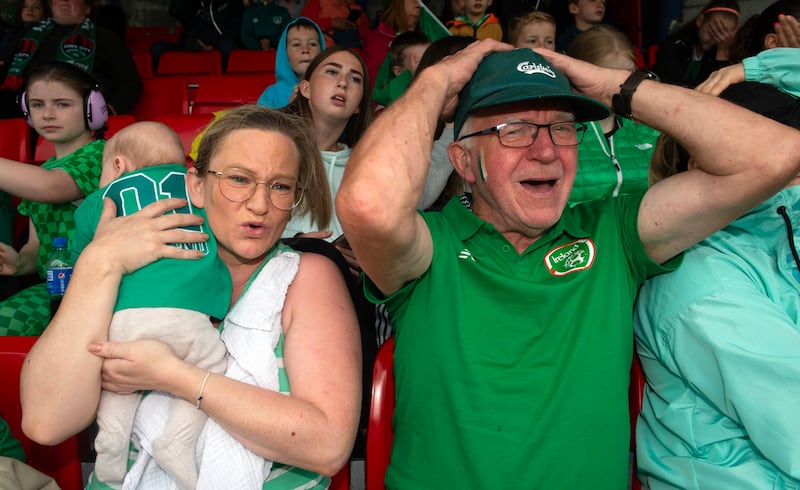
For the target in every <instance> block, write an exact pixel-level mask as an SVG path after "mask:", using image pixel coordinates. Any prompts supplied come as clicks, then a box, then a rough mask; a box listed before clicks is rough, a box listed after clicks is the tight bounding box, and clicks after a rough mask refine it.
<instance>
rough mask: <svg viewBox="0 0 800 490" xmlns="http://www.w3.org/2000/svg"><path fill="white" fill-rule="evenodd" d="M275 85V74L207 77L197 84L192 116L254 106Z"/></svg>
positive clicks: (191, 104)
mask: <svg viewBox="0 0 800 490" xmlns="http://www.w3.org/2000/svg"><path fill="white" fill-rule="evenodd" d="M273 83H275V75H274V74H266V73H265V74H249V75H245V74H241V75H233V74H231V75H206V76H204V77H201V78H200V79H199V80H198V83H197V91H196V92H195V94H194V100H193V101H192V102H191V103H190V108H189V112H190V113H191V114H211V113H212V112H216V111H219V110H222V109H229V108H231V107H236V106H240V105H242V104H254V103H256V102H257V101H258V97H259V96H260V95H261V92H263V91H264V89H265V88H266V87H267V86H269V85H272V84H273Z"/></svg>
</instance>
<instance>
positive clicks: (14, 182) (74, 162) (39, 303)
mask: <svg viewBox="0 0 800 490" xmlns="http://www.w3.org/2000/svg"><path fill="white" fill-rule="evenodd" d="M20 103H21V105H22V109H23V112H24V113H25V115H26V117H27V118H28V123H29V124H30V125H31V126H32V127H33V128H34V129H35V130H36V132H37V133H38V134H39V137H41V138H44V139H46V140H48V141H51V142H52V143H53V145H54V146H55V156H54V157H52V158H50V159H49V160H47V161H46V162H44V164H42V165H41V166H37V165H32V164H30V163H22V162H15V161H12V160H7V159H0V191H5V192H8V193H9V194H12V195H16V196H19V197H21V198H22V204H20V206H19V212H20V214H22V215H25V216H28V217H29V227H28V228H29V232H28V233H29V235H28V241H27V243H26V244H25V245H24V246H22V248H21V249H20V250H19V251H17V250H15V249H14V247H13V246H12V245H11V244H6V243H2V242H0V275H4V276H12V275H14V276H23V275H30V274H34V273H38V275H39V277H40V278H42V279H43V278H44V273H45V270H44V265H45V262H46V261H47V259H48V257H49V256H50V255H51V254H52V253H53V245H52V241H53V238H54V237H67V239H68V241H69V243H71V242H72V240H73V238H74V233H75V220H74V212H75V209H76V208H77V206H78V204H80V202H81V201H82V200H83V198H84V196H87V195H89V194H91V193H92V192H94V191H95V190H97V187H98V183H99V181H100V172H101V169H102V164H101V162H102V155H103V147H104V145H105V141H104V140H103V139H102V134H101V131H102V128H104V127H105V122H106V119H107V116H108V112H107V109H106V103H105V100H104V99H103V96H102V94H101V93H100V91H99V90H98V89H97V83H96V82H95V81H94V80H93V79H92V78H91V76H89V75H88V74H87V73H85V72H84V71H83V70H81V69H80V68H78V67H76V66H74V65H70V64H68V63H65V62H62V61H54V62H48V63H43V64H41V65H39V66H36V67H34V68H32V69H31V70H30V72H29V76H28V81H27V85H26V90H25V92H23V94H22V96H21V98H20ZM49 321H50V301H49V297H48V295H47V288H46V286H45V284H44V282H42V283H39V284H35V285H33V286H31V287H29V288H27V289H24V290H22V291H20V292H18V293H16V294H15V295H13V296H11V297H9V298H8V299H6V300H4V301H3V302H0V335H40V334H41V333H42V331H43V330H44V328H45V327H46V326H47V324H48V322H49Z"/></svg>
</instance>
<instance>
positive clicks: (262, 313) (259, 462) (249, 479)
mask: <svg viewBox="0 0 800 490" xmlns="http://www.w3.org/2000/svg"><path fill="white" fill-rule="evenodd" d="M299 262H300V256H299V255H298V254H296V253H293V252H286V253H278V254H277V255H276V256H275V257H273V258H272V259H271V260H270V261H269V262H267V264H266V265H265V266H264V267H263V268H262V270H261V272H259V274H258V276H256V278H255V279H254V280H253V282H252V283H251V284H250V287H249V288H248V289H247V291H246V292H245V293H244V295H242V297H241V298H240V299H239V301H237V303H236V304H235V305H234V307H233V308H232V309H231V311H230V312H229V313H228V315H227V316H226V317H225V323H224V329H223V331H222V340H223V341H224V342H225V346H226V347H227V349H228V356H229V357H228V367H227V369H226V371H225V376H227V377H229V378H232V379H236V380H239V381H243V382H245V383H249V384H253V385H256V386H259V387H262V388H265V389H268V390H272V391H278V390H279V386H278V367H279V366H278V363H279V362H280V361H279V360H278V359H277V358H276V357H275V347H276V346H277V344H278V340H279V339H280V335H281V332H282V325H281V313H282V311H283V303H284V300H285V298H286V291H287V290H288V288H289V285H290V284H291V283H292V281H293V280H294V277H295V275H296V274H297V268H298V264H299ZM169 396H170V395H168V394H165V393H160V392H154V393H151V394H150V395H149V396H147V397H146V398H145V400H144V401H143V402H142V405H141V406H140V408H139V411H138V412H137V414H136V421H135V422H134V428H133V433H134V437H135V438H136V439H138V441H139V446H140V447H141V450H140V452H139V455H138V457H137V459H136V463H135V464H134V465H133V467H132V468H131V470H130V471H129V472H128V475H127V476H126V477H125V484H124V488H125V489H126V490H129V489H151V488H160V489H161V488H164V489H168V488H176V487H175V485H174V483H172V481H171V480H170V478H169V476H168V475H167V473H166V472H164V471H163V470H162V469H161V468H160V467H159V466H158V465H157V464H155V462H154V461H153V460H152V456H151V448H152V441H153V440H154V439H156V438H157V437H158V435H159V434H161V432H163V428H164V425H165V423H166V418H167V411H168V399H169ZM197 461H198V464H197V465H198V468H199V469H200V473H199V477H198V483H197V488H198V489H201V490H203V489H219V488H260V487H261V485H262V484H263V482H264V480H266V478H267V476H268V475H269V472H270V468H271V467H272V462H271V461H269V460H266V459H264V458H262V457H260V456H258V455H256V454H253V453H252V452H250V451H249V450H248V449H246V448H245V447H244V446H242V445H241V444H240V443H239V442H238V441H237V440H236V439H234V438H233V437H231V436H230V435H229V434H228V433H227V432H225V430H224V429H222V428H221V427H220V426H219V425H218V424H217V423H216V422H214V421H213V420H212V419H210V418H209V419H208V422H207V423H206V425H205V428H204V429H203V432H202V433H201V434H200V438H199V440H198V442H197Z"/></svg>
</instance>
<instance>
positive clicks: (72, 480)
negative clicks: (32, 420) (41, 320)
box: [0, 337, 83, 490]
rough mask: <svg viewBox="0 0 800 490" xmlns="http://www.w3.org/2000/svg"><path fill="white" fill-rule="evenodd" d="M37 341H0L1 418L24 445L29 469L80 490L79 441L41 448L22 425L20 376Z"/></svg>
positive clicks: (68, 488) (68, 489)
mask: <svg viewBox="0 0 800 490" xmlns="http://www.w3.org/2000/svg"><path fill="white" fill-rule="evenodd" d="M37 338H38V337H0V390H2V396H0V416H2V417H3V419H4V420H5V421H6V422H7V423H8V426H9V428H10V430H11V434H12V435H13V436H14V437H15V438H17V439H18V440H19V441H20V442H21V443H22V448H23V449H24V450H25V455H26V457H27V460H28V461H27V462H28V464H29V465H31V466H33V467H34V468H36V469H37V470H39V471H41V472H43V473H45V474H47V475H50V476H51V477H53V478H54V479H55V480H56V482H58V485H59V486H60V487H61V489H62V490H78V489H81V488H83V478H82V476H81V458H80V450H79V444H78V437H77V436H72V437H70V438H69V439H67V440H66V441H64V442H62V443H61V444H58V445H57V446H42V445H39V444H36V443H35V442H33V441H31V440H30V439H28V438H27V437H26V436H25V434H24V433H23V432H22V428H21V425H20V424H21V422H22V407H21V406H20V402H19V375H20V371H21V370H22V363H23V362H24V361H25V356H26V355H27V353H28V351H29V350H30V348H31V346H32V345H33V344H34V342H36V339H37Z"/></svg>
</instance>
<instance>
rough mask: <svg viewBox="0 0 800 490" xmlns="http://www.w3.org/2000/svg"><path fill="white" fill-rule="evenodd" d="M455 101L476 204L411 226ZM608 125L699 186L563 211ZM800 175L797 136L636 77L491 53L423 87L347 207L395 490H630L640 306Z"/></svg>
mask: <svg viewBox="0 0 800 490" xmlns="http://www.w3.org/2000/svg"><path fill="white" fill-rule="evenodd" d="M570 82H571V84H570ZM571 85H572V86H571ZM573 87H574V90H573ZM456 101H457V103H458V106H457V110H456V111H455V128H454V130H455V134H456V142H454V143H453V144H452V145H451V146H450V149H449V152H450V160H451V161H452V163H453V166H454V167H455V170H456V171H457V172H458V173H459V175H461V176H462V177H463V178H464V180H465V181H466V182H467V183H468V184H469V186H470V188H471V191H472V198H471V203H470V205H464V204H462V202H460V201H459V200H458V199H454V200H453V201H451V202H450V203H449V204H448V205H447V206H446V207H445V208H444V209H443V210H442V211H441V212H430V213H422V214H420V213H417V211H416V209H415V208H416V203H417V201H418V199H419V196H420V193H421V192H422V189H423V184H424V181H425V175H426V173H427V169H428V162H429V157H430V150H431V140H432V136H431V135H432V134H433V132H434V130H435V128H436V122H437V119H438V118H439V117H440V115H442V114H444V116H445V117H446V116H447V115H448V114H451V113H452V112H453V108H454V107H455V105H456ZM608 106H613V107H614V110H615V111H616V112H618V113H620V114H622V115H624V116H626V117H635V118H636V119H638V120H641V121H642V122H644V123H646V124H648V125H650V126H651V127H654V128H656V129H659V130H661V131H664V132H667V133H669V134H672V135H674V136H675V137H676V138H677V139H678V140H679V141H680V142H681V143H682V144H683V145H684V146H685V147H686V148H687V149H689V150H690V153H691V154H692V155H693V156H694V158H695V161H696V164H697V167H698V168H697V169H696V170H692V171H689V172H686V173H684V174H681V175H677V176H675V177H671V178H669V179H666V180H664V181H663V182H660V183H659V184H657V185H655V186H653V187H652V188H651V189H649V190H648V191H647V192H645V193H640V194H636V195H629V196H623V197H617V198H613V199H608V200H604V201H599V202H594V203H589V204H581V205H578V206H575V207H574V208H569V207H567V200H568V198H569V195H570V191H571V189H572V183H573V180H574V178H575V173H576V167H577V161H578V155H577V149H576V147H577V145H578V143H579V142H580V141H581V137H582V135H583V131H584V129H585V127H584V126H583V125H582V124H581V122H582V121H588V120H594V119H601V118H603V117H606V116H607V114H608V108H607V107H608ZM763 141H770V143H771V146H770V150H769V151H768V152H765V151H764V147H763V144H761V143H762V142H763ZM798 172H800V132H797V130H795V129H792V128H789V127H787V126H782V125H780V124H778V123H775V122H773V121H771V120H768V119H766V118H763V117H760V116H758V115H755V114H753V113H750V112H748V111H746V110H744V109H741V108H739V107H736V106H733V105H732V104H729V103H727V102H725V101H721V100H719V99H717V98H715V97H708V96H706V95H704V94H700V93H696V92H693V91H691V90H687V89H683V88H680V87H675V86H669V85H665V84H660V83H658V82H656V81H655V80H652V79H651V76H650V75H649V74H647V73H645V72H634V73H633V74H631V73H630V72H626V71H622V70H611V69H606V68H601V67H598V66H595V65H591V64H587V63H583V62H580V61H577V60H574V59H572V58H569V57H566V56H564V55H561V54H558V53H554V52H549V51H548V52H546V51H542V52H541V53H537V52H534V51H531V50H530V49H518V50H511V47H510V46H508V45H505V44H501V43H496V42H492V41H490V40H486V41H481V42H478V43H474V44H472V45H471V46H469V47H467V48H466V49H464V50H463V51H461V52H460V53H458V54H456V55H454V56H452V57H449V58H446V59H445V60H443V61H442V62H441V63H439V64H437V65H434V66H432V67H429V68H428V69H426V70H425V71H423V72H422V73H421V74H420V76H419V77H418V78H417V80H416V81H415V83H414V84H413V85H412V86H411V87H409V89H408V91H407V92H406V94H405V95H404V96H403V97H402V98H400V99H398V100H397V101H396V102H395V103H394V104H393V105H392V106H390V107H389V108H388V109H387V110H386V112H385V113H384V114H382V115H381V117H379V118H378V119H377V120H376V121H375V122H374V123H373V125H372V126H371V127H370V128H369V129H368V131H367V133H366V134H365V135H364V136H363V137H362V139H361V141H360V142H359V144H358V145H357V146H356V148H355V150H354V152H353V155H352V156H351V158H350V161H349V162H348V166H347V171H346V172H345V177H344V180H343V181H342V185H341V187H340V189H339V194H338V195H337V198H336V210H337V212H338V215H339V219H340V221H341V223H342V226H343V228H344V230H345V236H347V238H348V240H349V242H350V245H351V246H352V248H353V250H354V252H355V254H356V256H357V257H358V260H359V262H360V264H361V266H362V267H363V270H364V272H365V273H366V274H367V276H368V278H369V280H370V281H369V283H368V294H369V295H370V296H371V299H372V300H374V301H375V302H383V303H385V304H386V307H387V309H388V311H389V313H390V315H391V319H392V323H393V327H394V329H395V336H396V338H395V365H394V370H395V375H396V383H397V385H396V400H397V401H396V409H395V424H396V427H395V439H394V446H393V451H392V458H391V463H390V465H389V469H388V472H387V474H386V484H387V487H390V488H414V489H418V488H428V489H443V488H482V489H499V488H503V489H505V488H522V489H532V488H541V489H556V488H558V489H562V488H571V489H593V490H596V489H610V490H611V489H613V490H619V489H624V488H627V485H628V464H629V454H628V444H629V440H630V439H629V437H630V435H629V422H628V400H627V393H628V378H629V376H628V373H629V369H630V363H631V355H632V344H633V337H632V332H631V330H632V327H631V323H632V313H631V312H632V306H633V301H634V298H635V296H636V292H637V289H638V287H639V286H640V285H641V284H642V282H643V281H644V280H645V279H647V278H648V277H650V276H652V275H654V274H658V273H661V272H664V271H668V270H670V269H672V268H674V267H676V266H677V265H678V262H679V258H680V252H681V251H682V250H684V249H685V248H687V247H688V246H690V245H691V244H693V243H695V242H697V241H698V240H700V239H701V238H703V237H705V236H707V235H709V234H710V233H712V232H713V231H715V230H717V229H719V228H720V227H721V226H723V225H724V224H726V223H728V222H730V221H731V220H732V219H734V218H735V217H737V216H739V215H740V214H741V213H743V212H744V211H746V210H747V209H750V208H751V207H753V206H754V205H755V204H756V203H757V202H759V201H761V200H763V199H765V198H766V197H768V196H769V195H771V194H772V193H774V192H775V191H777V190H778V189H779V188H781V187H782V186H783V185H785V184H786V183H787V182H788V181H789V180H790V179H791V178H792V177H793V176H794V175H797V173H798Z"/></svg>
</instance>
